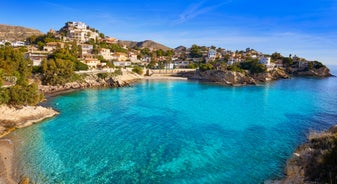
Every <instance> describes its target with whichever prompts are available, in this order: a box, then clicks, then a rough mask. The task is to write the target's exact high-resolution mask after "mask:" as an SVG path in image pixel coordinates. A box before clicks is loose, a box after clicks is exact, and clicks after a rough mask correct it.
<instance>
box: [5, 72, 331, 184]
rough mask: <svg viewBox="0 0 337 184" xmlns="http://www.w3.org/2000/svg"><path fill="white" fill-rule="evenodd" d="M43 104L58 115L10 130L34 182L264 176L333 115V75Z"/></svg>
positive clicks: (279, 170)
mask: <svg viewBox="0 0 337 184" xmlns="http://www.w3.org/2000/svg"><path fill="white" fill-rule="evenodd" d="M330 68H331V71H332V73H333V74H335V75H337V67H336V66H331V67H330ZM48 105H49V106H51V107H53V108H54V109H56V110H58V111H59V112H60V115H58V116H55V117H54V118H51V119H48V120H46V121H43V122H42V123H39V124H36V125H33V126H30V127H27V128H23V129H19V130H17V131H15V132H14V133H12V134H11V135H10V137H11V138H12V139H13V140H16V141H17V144H18V145H19V146H17V147H16V154H17V155H16V158H17V163H19V166H18V171H20V173H24V175H26V176H29V177H30V178H31V180H33V181H34V182H36V183H41V184H42V183H43V184H45V183H64V184H77V183H88V184H92V183H99V184H105V183H106V184H108V183H179V184H184V183H186V184H187V183H236V184H238V183H263V182H265V181H270V180H276V179H280V178H282V177H284V169H285V166H286V161H287V159H288V158H289V157H290V156H291V155H292V154H293V152H294V150H295V149H296V147H297V146H299V145H300V144H301V143H303V142H305V140H306V137H307V136H308V134H309V133H310V132H312V131H323V130H326V129H328V128H329V127H331V126H333V125H335V124H336V123H337V77H329V78H312V77H295V78H291V79H285V80H278V81H274V82H270V83H266V84H263V85H258V86H241V87H228V86H221V85H215V84H209V83H202V82H197V81H172V80H169V81H161V80H158V81H145V80H144V81H140V82H138V83H136V84H134V85H133V86H132V87H125V88H115V89H86V90H81V91H75V92H72V93H68V94H63V95H60V96H56V97H52V98H50V99H49V100H48Z"/></svg>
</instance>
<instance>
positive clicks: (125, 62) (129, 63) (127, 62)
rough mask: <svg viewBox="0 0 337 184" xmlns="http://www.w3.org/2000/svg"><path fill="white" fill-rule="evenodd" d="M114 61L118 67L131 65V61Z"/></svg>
mask: <svg viewBox="0 0 337 184" xmlns="http://www.w3.org/2000/svg"><path fill="white" fill-rule="evenodd" d="M113 63H114V65H115V66H116V67H126V66H131V61H114V62H113Z"/></svg>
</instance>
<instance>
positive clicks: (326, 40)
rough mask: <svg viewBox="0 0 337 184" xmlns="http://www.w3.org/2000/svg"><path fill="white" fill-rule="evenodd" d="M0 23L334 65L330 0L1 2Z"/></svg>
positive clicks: (335, 36) (336, 16) (333, 2)
mask: <svg viewBox="0 0 337 184" xmlns="http://www.w3.org/2000/svg"><path fill="white" fill-rule="evenodd" d="M0 7H1V11H0V24H8V25H18V26H24V27H29V28H35V29H38V30H40V31H42V32H44V33H46V32H48V31H49V30H50V29H51V28H52V29H54V30H59V29H60V28H61V27H63V26H64V24H65V23H66V22H68V21H81V22H84V23H86V24H87V25H89V26H90V27H93V28H95V29H98V30H99V31H100V32H102V33H104V34H105V35H106V36H110V37H114V38H117V39H120V40H133V41H143V40H153V41H156V42H159V43H161V44H164V45H166V46H169V47H171V48H175V47H178V46H180V45H183V46H186V47H190V46H191V45H192V44H197V45H204V46H212V45H214V46H216V47H221V48H225V49H229V50H233V51H235V50H244V49H246V48H253V49H255V50H258V51H261V52H263V53H265V54H272V53H274V52H279V53H281V54H282V55H284V56H288V55H289V54H292V55H297V56H299V57H304V58H306V59H309V60H318V61H321V62H323V63H324V64H327V65H337V0H282V1H281V0H275V1H272V0H268V1H267V0H256V1H251V0H197V1H192V0H143V1H139V0H138V1H135V0H111V1H108V0H96V1H85V0H82V1H80V0H59V1H56V0H49V1H48V0H45V1H41V0H34V1H28V0H27V1H25V0H21V1H19V0H1V1H0Z"/></svg>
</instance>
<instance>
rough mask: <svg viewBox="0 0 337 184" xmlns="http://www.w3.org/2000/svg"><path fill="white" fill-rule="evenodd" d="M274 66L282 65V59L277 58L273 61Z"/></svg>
mask: <svg viewBox="0 0 337 184" xmlns="http://www.w3.org/2000/svg"><path fill="white" fill-rule="evenodd" d="M275 67H283V61H282V59H278V60H276V61H275Z"/></svg>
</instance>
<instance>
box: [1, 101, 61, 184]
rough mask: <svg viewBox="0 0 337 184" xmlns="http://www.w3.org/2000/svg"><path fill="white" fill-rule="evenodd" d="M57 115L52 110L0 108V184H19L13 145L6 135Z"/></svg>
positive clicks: (3, 106)
mask: <svg viewBox="0 0 337 184" xmlns="http://www.w3.org/2000/svg"><path fill="white" fill-rule="evenodd" d="M57 114H59V113H58V112H57V111H55V110H53V109H52V108H46V107H42V106H24V107H21V108H15V107H10V106H7V105H1V106H0V183H8V184H12V183H19V181H20V180H21V178H16V177H15V176H16V168H15V163H14V152H15V146H16V145H15V144H14V143H13V141H12V140H11V139H8V138H7V135H8V134H10V133H11V132H13V131H15V130H16V129H19V128H24V127H28V126H31V125H33V124H36V123H39V122H41V121H43V120H45V119H48V118H51V117H53V116H55V115H57Z"/></svg>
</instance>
